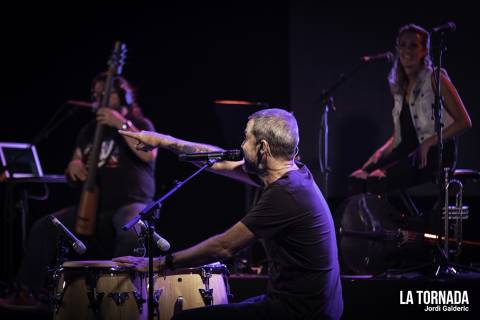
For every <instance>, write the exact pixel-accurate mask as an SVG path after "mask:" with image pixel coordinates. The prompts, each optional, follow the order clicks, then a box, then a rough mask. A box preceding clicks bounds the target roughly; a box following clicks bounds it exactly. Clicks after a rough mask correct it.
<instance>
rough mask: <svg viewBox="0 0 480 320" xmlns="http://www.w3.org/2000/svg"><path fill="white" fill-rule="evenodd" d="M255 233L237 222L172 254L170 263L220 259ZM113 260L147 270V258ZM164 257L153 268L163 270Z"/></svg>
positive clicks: (179, 264) (182, 264)
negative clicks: (222, 231) (223, 230)
mask: <svg viewBox="0 0 480 320" xmlns="http://www.w3.org/2000/svg"><path fill="white" fill-rule="evenodd" d="M254 238H255V235H254V234H253V233H252V232H251V231H250V230H249V229H248V228H247V226H245V225H244V224H243V223H242V222H237V223H236V224H235V225H234V226H233V227H231V228H230V229H228V230H227V231H225V232H224V233H222V234H219V235H216V236H213V237H211V238H209V239H207V240H205V241H203V242H201V243H199V244H197V245H195V246H193V247H190V248H188V249H185V250H182V251H179V252H176V253H174V254H173V260H172V265H173V267H174V268H175V269H178V268H184V267H195V266H201V265H204V264H207V263H211V262H216V261H221V260H224V259H227V258H230V257H232V256H233V254H234V253H235V252H236V251H238V250H240V249H242V248H244V247H246V246H247V245H248V244H249V243H250V242H251V241H253V240H254ZM113 261H116V262H120V263H121V264H122V265H124V266H128V267H134V268H136V269H137V270H139V271H147V270H148V259H147V258H141V257H131V256H127V257H118V258H115V259H113ZM166 268H167V266H166V265H165V258H163V257H160V258H157V259H155V261H154V269H155V270H159V271H162V270H165V269H166Z"/></svg>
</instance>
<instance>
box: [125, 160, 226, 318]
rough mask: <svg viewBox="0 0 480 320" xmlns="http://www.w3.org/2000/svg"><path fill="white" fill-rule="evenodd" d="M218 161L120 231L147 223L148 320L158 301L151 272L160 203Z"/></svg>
mask: <svg viewBox="0 0 480 320" xmlns="http://www.w3.org/2000/svg"><path fill="white" fill-rule="evenodd" d="M217 161H218V159H210V160H208V161H207V163H205V164H204V165H203V166H201V167H200V168H199V169H198V170H197V171H195V172H194V173H193V174H192V175H191V176H189V177H188V178H187V179H185V180H183V181H180V182H178V183H177V184H176V185H175V187H173V188H172V189H171V190H170V191H168V192H167V193H166V194H164V195H163V196H162V197H160V198H159V199H158V200H156V201H153V202H151V203H150V204H149V205H147V206H146V207H145V208H143V209H142V211H141V212H140V213H139V214H138V215H137V216H136V217H134V218H133V219H131V220H130V221H129V222H127V223H126V224H125V225H124V226H123V227H122V229H123V230H124V231H127V230H130V229H131V228H132V227H133V226H135V225H136V224H137V222H138V221H139V220H140V219H142V220H145V221H147V225H148V229H147V248H148V319H149V320H153V316H154V310H155V307H158V301H155V299H154V290H153V289H154V285H155V284H154V281H153V280H154V279H153V276H154V272H153V247H154V245H153V243H154V239H153V233H154V231H155V229H154V226H155V222H156V220H157V219H158V218H159V215H160V208H161V206H162V203H163V202H164V201H165V200H166V199H167V198H169V197H170V196H171V195H172V194H174V193H175V192H176V191H177V190H178V189H180V188H181V187H182V186H183V185H184V184H185V183H187V182H188V181H190V180H191V179H193V178H194V177H195V176H197V175H198V174H199V173H200V172H202V171H204V170H205V169H207V168H209V167H211V166H213V165H214V164H215V163H216V162H217Z"/></svg>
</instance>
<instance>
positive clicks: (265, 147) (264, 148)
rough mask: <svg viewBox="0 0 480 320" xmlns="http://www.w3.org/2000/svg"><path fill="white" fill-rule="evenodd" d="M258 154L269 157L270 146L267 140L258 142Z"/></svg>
mask: <svg viewBox="0 0 480 320" xmlns="http://www.w3.org/2000/svg"><path fill="white" fill-rule="evenodd" d="M260 154H268V155H271V152H270V145H269V144H268V142H267V140H264V139H262V140H260Z"/></svg>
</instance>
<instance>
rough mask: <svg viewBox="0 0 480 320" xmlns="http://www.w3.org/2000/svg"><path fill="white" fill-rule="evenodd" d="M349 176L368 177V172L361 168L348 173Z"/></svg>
mask: <svg viewBox="0 0 480 320" xmlns="http://www.w3.org/2000/svg"><path fill="white" fill-rule="evenodd" d="M350 177H352V178H357V179H363V180H365V179H367V177H368V172H367V171H365V170H363V169H358V170H356V171H354V172H353V173H352V174H350Z"/></svg>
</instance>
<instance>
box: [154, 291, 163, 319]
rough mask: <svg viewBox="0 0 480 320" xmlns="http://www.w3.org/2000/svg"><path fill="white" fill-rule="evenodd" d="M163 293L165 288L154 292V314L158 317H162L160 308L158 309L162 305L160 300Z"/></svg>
mask: <svg viewBox="0 0 480 320" xmlns="http://www.w3.org/2000/svg"><path fill="white" fill-rule="evenodd" d="M162 293H163V288H160V289H158V290H155V291H154V292H153V307H154V308H155V312H154V316H156V317H157V318H159V317H160V310H158V306H159V305H160V303H159V301H160V296H161V295H162Z"/></svg>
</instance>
